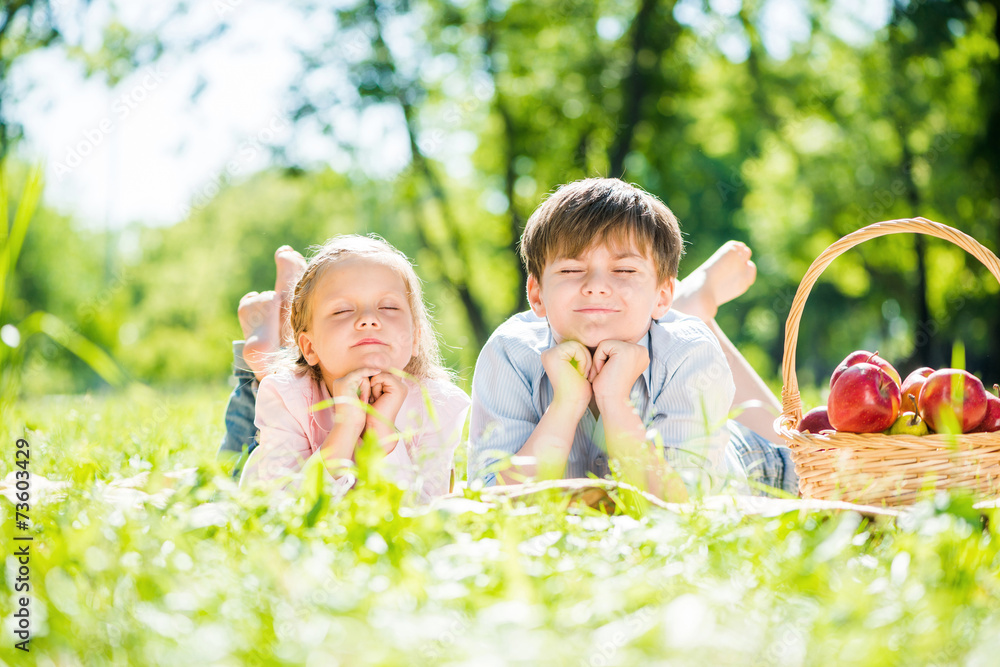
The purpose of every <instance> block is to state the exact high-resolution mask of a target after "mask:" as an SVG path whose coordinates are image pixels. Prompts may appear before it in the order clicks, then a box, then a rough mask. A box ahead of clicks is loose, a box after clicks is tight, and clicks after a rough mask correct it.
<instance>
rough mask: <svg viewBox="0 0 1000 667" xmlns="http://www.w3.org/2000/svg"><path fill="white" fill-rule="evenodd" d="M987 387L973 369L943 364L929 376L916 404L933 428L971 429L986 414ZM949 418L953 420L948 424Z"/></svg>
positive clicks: (940, 430)
mask: <svg viewBox="0 0 1000 667" xmlns="http://www.w3.org/2000/svg"><path fill="white" fill-rule="evenodd" d="M987 395H988V394H987V393H986V389H985V388H984V387H983V383H982V382H980V381H979V378H977V377H976V376H975V375H973V374H972V373H969V372H968V371H960V370H957V369H955V368H942V369H941V370H939V371H934V372H933V373H931V374H930V375H928V376H927V379H926V380H925V381H924V387H923V389H921V390H920V397H919V398H918V399H917V408H918V409H919V410H920V416H921V417H923V418H924V421H926V422H927V425H928V426H930V427H931V430H932V431H935V432H937V433H943V432H952V431H954V430H955V428H954V427H955V426H957V427H958V428H960V429H961V432H962V433H968V432H969V431H971V430H972V429H974V428H975V427H976V426H978V425H979V423H980V422H981V421H983V418H984V417H985V416H986V397H987ZM949 422H950V424H949Z"/></svg>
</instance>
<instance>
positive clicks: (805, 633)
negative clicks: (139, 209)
mask: <svg viewBox="0 0 1000 667" xmlns="http://www.w3.org/2000/svg"><path fill="white" fill-rule="evenodd" d="M224 401H225V392H224V391H221V390H219V391H215V390H213V391H206V390H199V391H191V392H190V393H184V394H173V395H164V394H158V393H154V392H152V391H148V390H146V391H138V390H133V391H131V393H129V394H128V395H113V396H108V397H68V398H50V399H45V400H39V401H34V402H31V403H29V404H21V405H19V406H15V408H14V412H13V415H12V417H11V418H10V419H8V420H7V423H5V424H4V425H3V427H2V428H3V433H2V435H3V438H4V440H3V442H4V443H5V444H4V447H3V456H2V460H0V474H2V475H6V474H7V471H9V470H11V469H12V465H13V462H14V455H13V452H14V444H13V443H14V440H15V439H16V438H17V437H26V438H27V439H28V440H29V442H30V443H31V456H32V458H31V470H32V472H33V473H34V474H35V475H43V476H45V477H47V478H48V479H50V480H66V481H70V482H72V485H71V487H70V490H69V492H68V495H67V496H66V497H65V498H64V499H62V500H57V501H54V502H50V503H48V504H39V505H36V506H34V507H32V509H31V516H32V519H33V521H34V524H35V525H34V534H35V541H34V542H33V553H32V558H31V563H30V567H31V572H30V577H31V587H32V589H31V592H30V595H31V598H32V607H31V613H32V617H31V619H32V631H33V633H34V638H33V639H32V642H31V652H30V653H29V654H27V655H25V654H23V653H21V652H20V651H15V650H14V649H13V644H14V642H15V641H16V640H15V639H14V637H13V636H12V635H11V625H10V619H11V613H12V611H13V609H14V604H15V600H16V596H15V595H14V593H13V590H12V589H13V585H14V576H15V572H16V569H17V565H16V562H14V561H13V558H12V557H11V556H9V555H8V556H6V567H5V568H3V570H2V571H0V577H2V578H0V612H2V615H3V631H2V633H0V637H2V645H0V662H7V663H9V664H35V663H37V664H58V665H73V664H121V665H147V664H148V665H154V664H170V665H174V664H184V665H201V664H231V665H240V664H280V663H287V664H309V665H329V664H344V665H353V664H397V665H413V664H440V663H451V662H454V663H465V664H500V663H502V662H522V663H525V664H555V665H562V664H566V665H579V664H585V665H605V664H636V665H640V664H641V665H649V664H658V665H690V664H697V665H701V664H704V665H736V664H739V665H891V664H898V665H921V664H927V665H951V664H982V665H990V664H995V659H996V655H997V654H998V649H1000V639H998V637H1000V632H998V630H1000V612H998V610H997V607H998V605H997V602H996V601H997V599H1000V582H998V578H997V576H996V572H997V569H998V566H1000V559H998V554H997V551H998V550H997V544H998V543H997V534H996V532H995V523H993V522H991V523H990V524H989V526H987V527H986V528H984V527H983V524H982V522H981V521H980V520H979V518H978V515H975V514H970V513H968V512H966V511H963V510H961V509H960V508H961V507H963V506H962V504H961V503H953V504H951V505H948V504H946V503H940V504H939V507H935V506H932V505H929V504H928V505H925V506H922V507H921V508H920V510H919V511H918V512H917V513H915V514H914V515H912V516H911V517H909V518H907V519H906V520H900V521H898V522H884V523H883V522H880V523H879V524H877V525H876V524H874V523H871V522H869V521H868V520H864V519H862V518H860V517H859V516H858V515H856V514H853V513H842V514H822V515H821V514H812V515H799V514H797V513H790V514H786V515H783V516H780V517H772V518H765V517H759V516H740V515H738V514H736V513H734V512H732V511H728V512H718V511H715V512H713V511H708V510H705V509H696V510H695V511H693V512H691V513H690V514H686V515H678V514H673V513H669V512H666V511H662V510H657V509H652V510H651V511H650V512H649V513H648V514H647V515H646V516H644V517H642V518H641V519H640V520H635V519H632V518H629V517H627V516H614V517H606V516H604V515H602V514H599V513H597V512H596V511H591V510H570V511H568V512H567V511H565V510H564V508H563V504H562V503H561V502H560V501H559V500H558V499H549V500H543V501H541V503H540V504H538V505H535V506H530V507H524V506H516V507H512V506H501V507H494V508H492V509H488V508H485V507H483V506H476V507H477V509H478V511H460V510H461V509H462V508H461V507H458V506H454V507H451V508H449V509H440V510H433V511H429V512H427V511H425V512H419V511H418V512H414V511H409V510H407V509H406V508H405V507H403V508H402V509H401V508H400V495H401V494H400V493H399V492H398V490H393V489H392V488H391V487H388V486H385V485H384V484H379V483H374V482H373V483H371V484H368V485H365V486H363V487H362V488H359V489H358V490H356V491H355V492H353V493H351V494H349V495H348V496H347V497H346V498H345V499H344V500H342V501H340V502H336V501H328V499H326V498H325V497H324V496H322V495H321V496H316V494H315V493H313V494H311V495H310V494H303V496H302V497H299V498H295V497H293V498H289V499H286V500H284V501H281V500H279V499H277V498H274V497H266V496H264V495H260V494H249V495H248V494H243V493H240V492H239V491H238V489H236V488H235V486H234V485H233V483H232V482H231V481H230V480H229V479H228V478H227V477H226V476H225V475H224V474H222V473H221V471H220V470H219V468H218V467H217V466H216V464H215V463H214V460H213V459H214V452H215V448H216V446H217V444H218V441H219V438H220V437H221V435H222V411H223V408H224ZM184 468H195V469H196V470H195V471H194V472H193V473H191V474H189V475H186V476H182V477H181V478H178V479H175V478H172V477H170V476H167V475H165V473H168V472H170V471H173V470H178V469H184ZM144 471H148V473H149V478H148V480H147V481H146V482H145V484H144V485H143V486H142V489H143V490H144V491H147V492H149V493H151V494H154V496H155V497H156V498H160V499H161V500H162V502H161V503H160V504H161V505H162V506H161V507H157V506H155V505H154V504H153V503H152V502H145V503H134V504H133V503H120V502H119V503H112V502H109V501H108V500H107V488H108V485H109V484H112V483H113V482H114V481H115V480H119V479H122V478H129V477H133V476H134V475H137V474H139V473H141V472H144ZM171 488H172V489H173V491H172V493H171V492H169V491H166V492H165V491H164V490H165V489H171ZM469 495H470V496H474V495H475V494H471V493H470V494H469ZM0 507H2V511H0V517H2V521H3V531H2V534H3V536H4V538H3V543H4V545H5V546H4V551H5V553H9V552H10V551H11V549H9V548H8V546H7V545H11V544H13V542H12V541H11V536H12V535H13V534H15V533H16V531H15V530H14V524H13V521H14V518H13V511H12V509H13V508H12V506H11V504H10V503H9V502H7V501H6V500H0ZM950 507H954V508H957V509H949V508H950Z"/></svg>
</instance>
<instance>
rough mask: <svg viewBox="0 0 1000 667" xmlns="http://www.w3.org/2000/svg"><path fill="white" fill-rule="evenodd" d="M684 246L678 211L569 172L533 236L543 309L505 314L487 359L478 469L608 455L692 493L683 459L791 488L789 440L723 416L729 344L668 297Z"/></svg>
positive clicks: (481, 373) (488, 475)
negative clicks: (572, 178) (675, 476)
mask: <svg viewBox="0 0 1000 667" xmlns="http://www.w3.org/2000/svg"><path fill="white" fill-rule="evenodd" d="M744 248H745V246H744ZM746 253H747V254H746V258H745V262H744V263H745V264H747V265H749V266H751V267H752V263H750V262H749V251H748V250H747V251H746ZM682 254H683V240H682V239H681V233H680V229H679V226H678V223H677V219H676V218H675V217H674V215H673V213H672V212H671V211H670V209H668V208H667V207H666V206H665V205H664V204H663V203H662V202H661V201H659V200H658V199H657V198H655V197H653V196H652V195H650V194H648V193H646V192H644V191H642V190H639V189H638V188H636V187H634V186H631V185H628V184H626V183H624V182H622V181H620V180H618V179H607V178H595V179H587V180H583V181H577V182H575V183H570V184H568V185H565V186H563V187H561V188H559V190H557V191H556V192H555V194H553V195H552V196H551V197H550V198H549V199H547V200H546V201H545V202H544V203H543V204H542V205H541V206H539V208H538V209H537V210H536V211H535V212H534V213H533V214H532V216H531V218H530V219H529V220H528V223H527V225H526V227H525V231H524V235H523V236H522V238H521V256H522V259H523V260H524V262H525V265H526V267H527V270H528V274H529V275H528V283H527V292H528V302H529V304H530V306H531V312H527V313H521V314H519V315H515V316H514V317H512V318H511V319H509V320H508V321H507V322H505V323H504V324H503V325H501V326H500V327H499V328H498V329H497V330H496V331H495V332H494V334H493V335H492V336H491V337H490V340H489V341H488V342H487V344H486V346H485V347H484V348H483V351H482V352H481V354H480V356H479V360H478V361H477V363H476V371H475V376H474V378H473V386H472V421H471V426H470V440H471V449H470V456H469V479H470V481H472V480H474V479H476V478H482V479H483V480H484V482H485V483H486V484H487V485H490V484H495V483H517V482H521V481H524V480H525V479H528V478H539V477H585V476H587V475H588V474H591V473H592V474H595V475H597V476H598V477H603V476H605V475H607V474H608V473H609V471H610V464H609V458H610V459H611V460H617V462H618V464H619V465H620V466H621V468H622V470H623V472H624V473H625V474H626V477H628V478H630V479H631V480H632V481H633V482H635V483H639V484H641V485H643V486H645V487H646V488H648V489H649V490H650V491H651V492H653V493H655V494H657V495H659V496H661V497H662V496H667V497H669V498H671V499H683V497H684V496H685V493H684V490H683V488H681V487H680V486H679V485H677V484H676V482H675V481H673V482H672V481H671V477H672V473H673V469H675V468H676V469H679V470H680V471H681V472H682V473H684V474H683V476H684V477H685V481H686V482H688V483H689V484H691V483H693V482H694V481H695V479H697V477H698V474H699V472H701V471H706V470H707V471H709V472H710V473H712V474H714V475H715V476H717V477H718V476H721V475H732V476H733V477H735V478H736V479H737V480H743V479H745V478H746V474H747V473H748V472H749V473H750V475H751V476H752V477H753V478H754V479H755V480H756V481H759V482H761V483H762V484H766V485H769V486H774V487H778V488H784V489H786V490H792V491H793V492H794V488H795V486H794V484H795V482H796V480H795V476H794V472H793V471H792V470H791V466H790V461H789V457H788V455H787V449H786V448H779V447H777V446H775V445H773V444H771V443H770V442H768V441H767V440H765V439H764V438H762V437H761V436H759V435H757V434H755V433H753V432H751V431H749V430H748V429H746V428H744V427H743V426H741V425H738V424H735V423H731V422H728V421H727V416H728V413H729V410H730V408H731V407H732V404H733V397H734V395H735V394H736V393H737V392H736V386H735V384H734V381H733V374H732V371H731V370H730V366H729V364H728V363H727V355H726V353H725V352H724V351H723V346H728V347H729V348H731V343H729V342H728V341H727V340H724V336H722V337H721V338H719V337H717V336H716V335H713V333H712V331H711V330H710V329H709V328H708V327H707V326H706V325H705V323H703V322H702V321H701V320H699V319H698V318H696V317H690V316H686V315H682V314H680V313H678V312H677V311H671V310H670V308H671V304H672V303H673V300H674V285H675V281H676V277H677V269H678V264H679V261H680V257H681V255H682ZM752 281H753V275H752V274H751V275H750V276H749V282H752ZM749 282H748V283H747V284H746V285H745V286H743V287H742V289H736V290H735V292H736V293H739V292H742V291H743V290H745V289H746V286H748V285H749ZM721 287H722V288H723V291H725V289H729V290H730V291H732V286H731V285H729V286H727V285H721ZM711 291H712V290H711V289H707V290H706V289H704V286H702V289H700V290H699V292H700V294H701V295H702V296H704V295H705V294H706V293H711ZM732 296H735V294H733V295H732ZM729 298H731V296H730V297H729ZM727 300H728V299H727ZM711 314H714V313H710V315H711ZM718 333H719V334H720V335H721V331H720V332H718ZM726 351H727V352H729V353H730V355H729V356H730V359H732V358H733V353H734V352H735V349H734V348H733V349H731V350H730V349H728V348H727V350H726ZM735 355H736V356H738V353H735ZM739 359H740V360H742V358H741V357H740V358H739ZM743 366H745V362H743V365H741V367H740V370H739V372H740V377H741V380H743V379H744V378H743V375H744V373H745V369H746V368H749V366H745V368H744V367H743ZM751 372H752V369H751ZM756 380H759V378H756ZM762 386H764V385H763V383H762V382H761V383H759V384H757V385H755V388H756V387H762ZM743 393H745V392H743ZM768 393H769V392H768ZM765 402H766V403H769V404H774V403H775V401H774V399H773V397H771V400H770V401H765ZM658 440H659V441H661V442H662V444H663V448H664V449H663V456H662V457H661V456H660V455H659V451H658V449H657V447H656V445H655V444H654V443H655V442H657V441H658ZM782 450H784V451H782ZM505 455H507V456H509V455H513V456H514V457H515V458H512V459H511V460H510V463H511V464H512V465H510V466H509V467H506V468H504V467H503V466H504V464H503V463H501V461H502V459H503V458H505Z"/></svg>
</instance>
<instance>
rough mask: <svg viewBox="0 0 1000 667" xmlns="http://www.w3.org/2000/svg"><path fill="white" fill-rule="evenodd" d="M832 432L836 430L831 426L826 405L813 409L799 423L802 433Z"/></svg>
mask: <svg viewBox="0 0 1000 667" xmlns="http://www.w3.org/2000/svg"><path fill="white" fill-rule="evenodd" d="M832 430H834V428H833V425H831V424H830V417H829V416H828V414H827V410H826V406H825V405H821V406H819V407H818V408H813V409H812V410H810V411H809V412H807V413H806V414H805V416H804V417H803V418H802V421H800V422H799V432H800V433H819V432H820V431H832Z"/></svg>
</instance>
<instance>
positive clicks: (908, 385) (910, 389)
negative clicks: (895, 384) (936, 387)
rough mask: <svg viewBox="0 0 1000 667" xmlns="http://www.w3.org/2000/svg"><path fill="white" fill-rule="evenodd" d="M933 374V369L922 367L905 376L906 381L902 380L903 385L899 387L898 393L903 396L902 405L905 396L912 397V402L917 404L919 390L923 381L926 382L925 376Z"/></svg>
mask: <svg viewBox="0 0 1000 667" xmlns="http://www.w3.org/2000/svg"><path fill="white" fill-rule="evenodd" d="M933 372H934V369H933V368H929V367H927V366H922V367H920V368H918V369H917V370H915V371H913V372H912V373H910V374H909V375H907V376H906V379H905V380H903V384H902V385H900V387H899V391H900V393H902V394H903V402H904V403H905V402H906V397H907V396H913V402H914V403H916V402H917V399H918V398H920V390H921V389H922V388H923V386H924V380H926V379H927V376H928V375H930V374H931V373H933Z"/></svg>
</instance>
